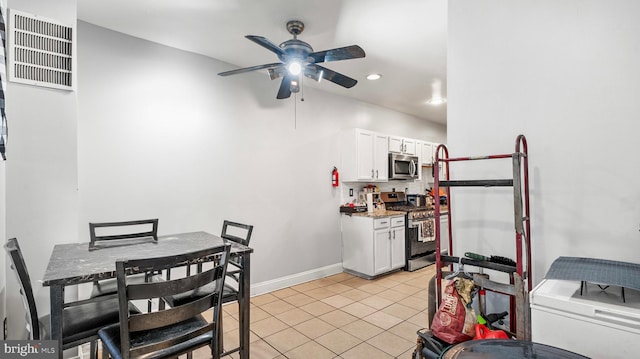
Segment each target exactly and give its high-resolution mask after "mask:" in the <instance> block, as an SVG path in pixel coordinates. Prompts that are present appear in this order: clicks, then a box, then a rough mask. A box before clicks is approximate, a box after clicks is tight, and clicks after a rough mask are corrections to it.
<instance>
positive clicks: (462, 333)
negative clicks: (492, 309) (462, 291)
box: [431, 280, 477, 344]
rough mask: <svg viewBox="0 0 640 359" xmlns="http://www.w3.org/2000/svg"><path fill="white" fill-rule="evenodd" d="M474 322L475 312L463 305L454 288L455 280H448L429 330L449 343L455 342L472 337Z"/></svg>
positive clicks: (475, 321) (475, 320)
mask: <svg viewBox="0 0 640 359" xmlns="http://www.w3.org/2000/svg"><path fill="white" fill-rule="evenodd" d="M476 323H477V319H476V315H475V313H474V312H473V310H472V309H467V308H466V307H465V305H464V303H463V302H462V300H461V299H460V295H459V294H458V291H457V290H456V286H455V281H453V280H452V281H450V282H449V284H447V286H446V288H445V290H444V293H443V294H442V302H441V303H440V307H439V308H438V310H437V311H436V315H435V316H434V317H433V322H432V323H431V332H432V333H433V335H435V336H436V337H438V338H440V339H441V340H443V341H445V342H447V343H449V344H457V343H460V342H464V341H467V340H471V339H473V335H474V334H475V324H476Z"/></svg>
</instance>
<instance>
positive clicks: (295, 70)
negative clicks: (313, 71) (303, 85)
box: [287, 62, 302, 75]
mask: <svg viewBox="0 0 640 359" xmlns="http://www.w3.org/2000/svg"><path fill="white" fill-rule="evenodd" d="M287 69H288V70H289V73H290V74H291V75H299V74H300V71H302V65H300V63H299V62H292V63H290V64H289V66H288V67H287Z"/></svg>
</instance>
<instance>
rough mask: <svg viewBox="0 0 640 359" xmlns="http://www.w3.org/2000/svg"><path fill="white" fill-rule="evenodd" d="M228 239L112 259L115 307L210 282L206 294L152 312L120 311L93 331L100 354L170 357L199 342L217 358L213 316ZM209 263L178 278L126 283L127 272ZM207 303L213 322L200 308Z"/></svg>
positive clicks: (217, 329) (216, 316) (216, 322)
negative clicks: (168, 252) (146, 255)
mask: <svg viewBox="0 0 640 359" xmlns="http://www.w3.org/2000/svg"><path fill="white" fill-rule="evenodd" d="M230 247H231V246H230V245H229V244H225V245H223V246H219V247H215V248H210V249H205V250H201V251H196V252H191V253H186V254H180V255H171V256H166V257H158V258H149V259H131V260H122V261H117V262H116V275H117V281H118V298H119V300H120V307H121V308H126V306H127V305H128V304H129V303H131V301H134V300H147V299H149V298H158V297H164V296H172V295H175V294H178V293H183V292H187V291H197V290H198V289H199V288H202V287H203V286H207V285H213V286H214V287H215V289H214V291H212V292H210V293H208V294H207V295H205V296H203V297H201V298H199V299H198V300H194V301H191V302H186V303H183V304H180V305H176V306H175V307H172V308H169V309H166V310H159V311H157V312H150V313H140V314H131V315H127V314H126V312H121V315H120V323H121V325H118V324H115V325H111V326H109V327H107V328H103V329H101V330H100V331H99V332H98V336H99V337H100V339H101V340H102V342H103V344H104V348H105V350H104V351H103V357H104V358H106V357H107V354H110V355H111V357H113V358H115V359H120V358H122V359H128V358H135V357H138V356H143V357H144V358H156V359H159V358H175V357H177V356H179V355H181V354H184V353H187V354H188V355H189V357H190V356H191V355H190V354H191V352H192V351H193V350H195V349H197V348H200V347H203V346H211V355H212V357H213V358H219V352H220V350H219V343H218V340H217V338H218V337H219V336H220V335H219V332H220V330H221V327H220V321H219V318H221V315H222V313H221V310H222V287H223V286H224V279H225V276H226V270H227V263H228V259H229V250H230ZM213 258H216V260H215V261H214V262H213V263H214V265H213V268H211V269H207V270H204V271H202V272H200V273H194V274H190V275H187V276H185V277H181V278H178V279H170V280H166V281H161V282H153V283H130V282H129V279H130V278H131V276H130V274H133V273H140V272H142V273H144V272H155V271H162V270H169V269H171V268H176V267H182V266H185V265H191V264H198V263H203V262H209V261H211V260H212V259H213ZM211 309H213V322H212V323H209V322H208V321H207V320H206V319H205V318H204V317H203V316H202V314H203V313H204V312H207V311H209V310H211Z"/></svg>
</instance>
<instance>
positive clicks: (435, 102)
mask: <svg viewBox="0 0 640 359" xmlns="http://www.w3.org/2000/svg"><path fill="white" fill-rule="evenodd" d="M445 102H447V99H446V98H444V97H432V98H430V99H428V100H427V101H426V103H427V104H429V105H432V106H439V105H442V104H443V103H445Z"/></svg>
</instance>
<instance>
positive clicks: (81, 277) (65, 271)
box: [42, 232, 253, 286]
mask: <svg viewBox="0 0 640 359" xmlns="http://www.w3.org/2000/svg"><path fill="white" fill-rule="evenodd" d="M225 242H228V243H231V253H237V254H245V253H251V252H253V249H251V248H250V247H247V246H243V245H241V244H238V243H235V242H230V241H225V240H224V239H222V238H221V237H219V236H216V235H213V234H210V233H206V232H192V233H180V234H173V235H168V236H161V237H158V242H154V241H153V240H151V239H149V240H140V241H134V242H132V243H133V244H126V245H125V244H122V245H110V246H105V247H103V248H100V249H97V250H94V251H89V243H88V242H87V243H69V244H58V245H56V246H55V247H54V248H53V252H52V253H51V258H50V259H49V265H48V266H47V270H46V271H45V273H44V277H43V279H42V285H44V286H51V285H60V284H62V285H73V284H79V283H87V282H92V281H94V280H98V279H106V278H115V269H116V268H115V267H116V264H115V263H116V260H119V259H131V258H152V257H161V256H168V255H171V254H180V253H187V252H192V251H197V250H201V249H205V248H210V247H215V246H219V245H222V244H223V243H225Z"/></svg>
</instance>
